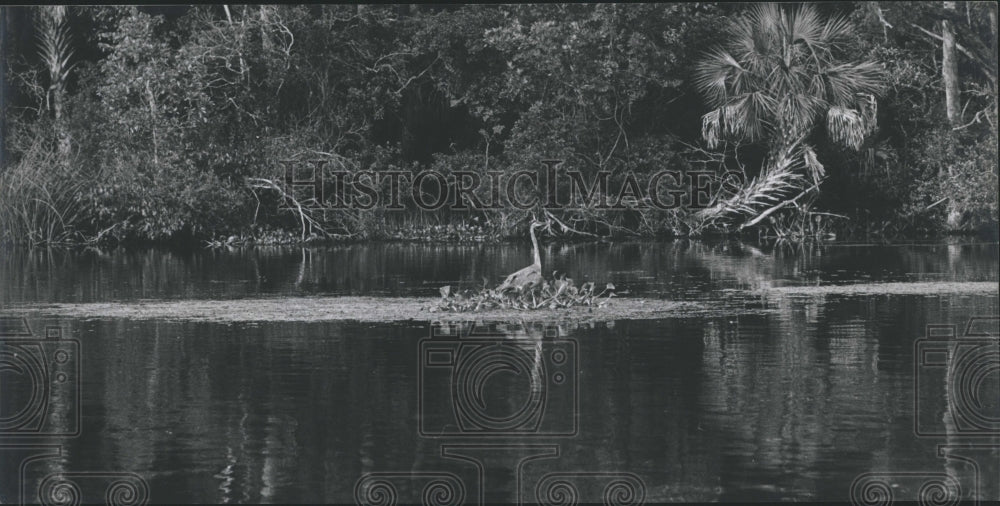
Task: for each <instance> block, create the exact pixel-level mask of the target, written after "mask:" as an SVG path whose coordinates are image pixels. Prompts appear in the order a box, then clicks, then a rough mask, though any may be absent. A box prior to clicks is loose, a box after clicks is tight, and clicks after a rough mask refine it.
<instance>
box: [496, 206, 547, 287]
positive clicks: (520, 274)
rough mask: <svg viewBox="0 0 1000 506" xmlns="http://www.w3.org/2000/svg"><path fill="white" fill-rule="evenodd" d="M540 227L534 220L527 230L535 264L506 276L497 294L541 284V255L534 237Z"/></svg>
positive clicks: (540, 223)
mask: <svg viewBox="0 0 1000 506" xmlns="http://www.w3.org/2000/svg"><path fill="white" fill-rule="evenodd" d="M542 225H544V223H542V222H540V221H538V220H537V219H536V220H533V221H532V222H531V227H530V229H529V230H530V233H531V246H532V250H533V251H534V254H535V263H533V264H531V265H529V266H527V267H525V268H523V269H521V270H519V271H517V272H515V273H513V274H511V275H510V276H507V279H505V280H504V282H503V283H501V284H500V286H498V287H497V291H498V292H503V291H505V290H511V289H514V290H517V291H518V292H523V291H524V290H526V289H529V288H531V287H534V286H538V285H541V284H542V255H541V254H540V253H539V252H538V238H536V237H535V229H536V228H539V227H541V226H542Z"/></svg>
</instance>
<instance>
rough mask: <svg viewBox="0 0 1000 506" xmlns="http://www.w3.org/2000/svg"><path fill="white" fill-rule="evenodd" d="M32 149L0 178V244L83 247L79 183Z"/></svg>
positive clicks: (45, 153) (54, 158) (51, 157)
mask: <svg viewBox="0 0 1000 506" xmlns="http://www.w3.org/2000/svg"><path fill="white" fill-rule="evenodd" d="M58 158H59V155H58V154H57V153H55V152H52V151H51V150H47V149H45V148H44V147H43V146H42V145H41V143H36V144H35V145H33V146H32V147H31V148H30V150H28V151H27V152H25V153H23V156H22V157H21V159H20V160H19V161H18V162H16V163H14V164H12V165H10V166H9V167H7V168H6V169H4V170H3V172H0V242H10V243H23V244H29V245H32V246H37V245H55V244H72V243H82V242H87V241H86V238H85V236H84V235H83V234H82V232H80V230H81V225H82V222H83V216H84V209H85V203H84V202H83V199H82V198H81V195H82V194H83V190H84V181H83V179H82V178H80V177H79V176H78V175H76V174H73V173H72V171H71V169H70V168H69V166H68V165H66V164H63V163H59V159H58Z"/></svg>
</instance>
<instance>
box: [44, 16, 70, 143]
mask: <svg viewBox="0 0 1000 506" xmlns="http://www.w3.org/2000/svg"><path fill="white" fill-rule="evenodd" d="M37 16H38V34H37V38H38V53H39V56H40V57H41V59H42V62H44V63H45V66H46V67H47V69H48V71H49V89H48V90H47V91H46V93H45V104H46V108H47V109H49V110H50V111H51V112H52V114H53V118H55V121H56V137H57V139H58V146H59V154H60V155H63V156H64V157H65V155H66V154H68V153H69V138H68V134H67V133H66V130H65V128H64V125H63V123H62V111H63V100H64V97H65V95H66V80H67V78H68V77H69V73H70V70H72V69H73V64H71V63H70V62H69V60H70V58H72V56H73V48H72V46H71V45H70V36H69V24H68V23H67V22H66V6H64V5H50V6H45V7H39V8H38V11H37Z"/></svg>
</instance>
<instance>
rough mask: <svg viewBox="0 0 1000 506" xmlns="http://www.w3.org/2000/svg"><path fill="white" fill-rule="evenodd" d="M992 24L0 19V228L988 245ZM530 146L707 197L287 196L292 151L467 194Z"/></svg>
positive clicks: (170, 235) (281, 9)
mask: <svg viewBox="0 0 1000 506" xmlns="http://www.w3.org/2000/svg"><path fill="white" fill-rule="evenodd" d="M996 13H997V5H996V3H993V2H983V3H977V2H948V1H944V2H942V1H936V2H902V3H897V2H837V3H823V4H815V5H797V4H781V5H777V6H775V5H770V4H761V5H745V4H729V3H721V4H713V3H697V4H695V3H690V4H687V3H685V4H629V5H626V4H537V5H502V6H488V5H469V6H459V5H448V6H434V5H395V6H389V5H385V6H382V5H380V6H360V5H358V6H349V5H332V6H323V5H307V6H295V5H278V6H271V5H261V6H237V5H215V6H198V7H127V6H114V7H76V6H73V7H62V6H40V7H0V31H2V37H0V45H2V47H0V53H2V54H3V62H2V65H0V72H2V76H0V77H2V87H0V109H2V111H3V112H2V114H3V121H2V126H0V128H2V132H0V134H2V150H0V157H2V158H0V232H2V234H3V237H2V238H0V240H2V241H4V242H25V243H31V244H58V243H96V242H103V241H209V242H215V243H217V244H218V243H220V242H223V243H224V242H228V243H234V242H257V243H268V242H296V241H303V240H306V241H312V240H323V239H392V238H402V239H421V238H425V239H426V238H430V239H434V240H448V239H458V240H466V239H479V240H493V239H502V238H505V237H511V236H514V235H523V234H524V233H525V230H526V227H527V225H528V223H527V220H525V218H526V217H528V216H531V215H532V214H535V215H536V216H544V217H545V218H546V223H547V224H548V228H547V233H549V234H554V235H559V236H565V237H607V236H623V235H625V236H627V235H634V236H661V235H662V236H687V237H692V236H702V235H708V234H736V233H743V234H753V235H754V236H758V235H761V236H771V237H784V238H793V239H828V238H833V237H836V238H837V239H860V240H882V239H895V238H902V237H928V236H936V235H940V234H945V233H954V232H969V231H973V230H976V229H984V228H985V229H987V230H993V231H994V232H993V233H994V234H995V229H996V223H997V207H998V206H997V188H998V183H997V63H996V62H997V20H996ZM553 159H558V160H562V161H563V162H564V166H565V167H571V168H572V169H573V170H578V171H581V172H582V173H584V174H588V175H594V174H597V173H602V172H607V173H610V174H611V176H610V177H611V178H612V180H614V181H618V182H621V181H624V180H625V179H627V178H628V177H633V178H636V179H637V180H638V181H639V182H640V183H641V184H647V183H649V178H650V177H651V175H652V174H654V173H656V171H662V170H664V169H669V170H674V171H680V172H682V173H690V172H698V173H709V174H714V175H717V177H718V180H717V182H718V183H719V186H718V192H716V193H715V194H714V195H713V201H712V202H711V205H708V206H707V207H706V206H678V207H676V208H672V209H661V208H657V207H654V206H648V205H645V204H646V203H645V202H644V201H643V199H642V198H632V199H626V200H625V201H626V203H627V205H625V206H624V209H608V208H606V207H603V206H601V205H599V203H595V202H594V201H584V202H576V203H574V204H573V205H569V206H563V207H562V208H558V209H557V208H545V207H543V206H541V205H539V206H537V208H535V209H517V208H511V207H498V208H491V209H477V210H465V211H463V210H456V209H450V208H443V209H440V210H436V211H433V212H429V211H425V210H422V209H419V208H416V207H414V206H412V203H410V202H404V203H403V207H404V209H402V210H399V209H387V208H385V206H384V205H379V206H374V207H373V208H369V209H362V208H350V207H347V208H345V207H339V206H334V205H328V204H327V203H325V202H315V201H314V202H304V201H302V200H301V198H300V197H296V194H295V193H294V192H291V191H290V190H289V188H287V185H285V184H284V183H285V181H286V178H285V171H286V170H287V167H288V166H289V164H302V165H308V164H321V165H323V166H324V167H333V168H335V169H336V170H338V171H347V172H351V173H362V172H368V171H404V172H407V173H410V174H417V173H421V172H424V171H437V172H439V173H441V174H445V175H448V174H454V173H456V172H474V173H477V174H480V175H482V177H483V178H484V179H485V178H487V177H488V173H489V172H490V171H494V172H497V171H499V172H501V173H506V174H513V173H517V172H518V171H536V170H538V168H539V167H540V166H541V165H542V162H543V161H544V160H553ZM732 171H736V172H738V173H741V174H743V175H744V177H743V178H742V179H740V180H738V182H734V181H736V180H734V179H726V178H723V177H722V175H723V174H725V173H727V172H732ZM449 181H451V182H452V184H460V183H459V180H458V179H452V180H449ZM391 183H392V181H387V180H386V181H380V182H378V184H377V185H376V186H375V190H376V191H378V192H386V191H389V190H390V188H389V186H390V185H391ZM410 190H412V188H410ZM421 190H422V188H421ZM477 191H478V190H477ZM482 191H484V192H489V190H488V189H483V190H482ZM484 197H485V196H484ZM289 202H291V203H292V204H293V205H289Z"/></svg>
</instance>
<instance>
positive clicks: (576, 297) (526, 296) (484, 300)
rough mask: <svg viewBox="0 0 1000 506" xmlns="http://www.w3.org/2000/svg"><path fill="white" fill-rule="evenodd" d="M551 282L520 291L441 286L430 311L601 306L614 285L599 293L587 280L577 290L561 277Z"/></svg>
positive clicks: (573, 284) (613, 292) (610, 293)
mask: <svg viewBox="0 0 1000 506" xmlns="http://www.w3.org/2000/svg"><path fill="white" fill-rule="evenodd" d="M555 274H556V273H555V272H553V273H552V275H553V278H554V279H553V280H552V281H549V280H543V281H542V283H541V284H540V285H534V286H531V287H529V288H526V289H523V290H506V289H501V288H487V287H486V286H485V283H484V286H483V287H482V288H481V289H480V290H479V291H472V290H465V291H462V292H455V293H452V290H451V286H443V287H441V299H440V300H439V301H438V304H437V306H436V307H432V308H431V311H452V312H467V311H481V310H488V309H519V310H533V309H558V308H566V307H574V306H592V307H603V306H604V305H605V304H607V303H608V302H609V301H610V300H611V298H612V297H615V285H614V284H612V283H608V284H607V286H605V287H604V289H603V290H601V291H600V292H596V285H595V284H594V282H593V281H588V282H586V283H584V284H582V285H580V286H579V287H578V286H576V283H575V282H574V281H573V279H572V278H567V277H566V275H565V274H564V275H562V276H561V277H560V278H558V279H555Z"/></svg>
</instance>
